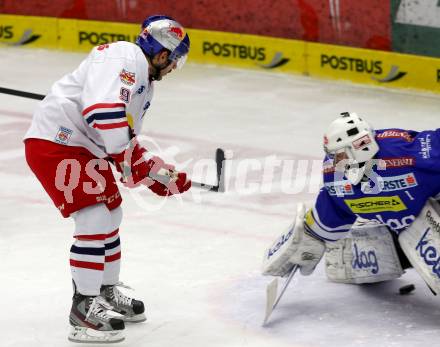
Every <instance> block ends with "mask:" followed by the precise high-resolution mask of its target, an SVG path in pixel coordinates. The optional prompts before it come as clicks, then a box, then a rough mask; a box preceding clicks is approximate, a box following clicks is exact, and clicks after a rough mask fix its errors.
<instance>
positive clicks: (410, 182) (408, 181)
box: [406, 174, 416, 185]
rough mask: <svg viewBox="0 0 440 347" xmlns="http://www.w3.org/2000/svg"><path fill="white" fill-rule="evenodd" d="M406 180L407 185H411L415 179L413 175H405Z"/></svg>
mask: <svg viewBox="0 0 440 347" xmlns="http://www.w3.org/2000/svg"><path fill="white" fill-rule="evenodd" d="M406 182H407V183H408V184H409V185H413V184H415V183H416V179H415V178H414V175H412V174H411V175H408V176H407V177H406Z"/></svg>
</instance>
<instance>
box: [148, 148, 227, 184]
mask: <svg viewBox="0 0 440 347" xmlns="http://www.w3.org/2000/svg"><path fill="white" fill-rule="evenodd" d="M215 163H216V170H217V184H216V185H215V186H213V185H210V184H206V183H200V182H195V181H191V186H192V187H196V188H200V189H205V190H208V191H211V192H220V193H222V192H224V191H225V179H224V170H225V167H226V165H225V151H224V150H223V149H221V148H217V150H216V151H215ZM149 177H150V178H152V179H154V180H155V181H158V182H160V183H162V184H168V183H169V182H170V180H171V179H172V178H171V177H170V176H169V175H167V174H164V173H161V172H159V173H158V174H150V175H149Z"/></svg>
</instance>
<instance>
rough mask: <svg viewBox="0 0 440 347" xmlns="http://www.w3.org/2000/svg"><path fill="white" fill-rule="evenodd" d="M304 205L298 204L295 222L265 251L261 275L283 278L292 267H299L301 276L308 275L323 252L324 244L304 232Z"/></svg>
mask: <svg viewBox="0 0 440 347" xmlns="http://www.w3.org/2000/svg"><path fill="white" fill-rule="evenodd" d="M305 212H306V211H305V206H304V204H298V206H297V213H296V220H295V222H294V223H293V224H292V225H291V226H290V227H289V229H288V230H287V232H285V233H284V234H282V235H281V236H280V237H279V238H278V239H277V240H276V241H275V242H274V243H273V245H272V246H271V247H269V248H268V249H267V251H266V252H265V254H264V260H263V271H262V272H263V275H266V276H267V275H268V276H281V277H284V276H286V275H288V274H289V273H290V271H291V270H292V267H293V266H294V265H299V266H300V271H301V274H303V275H310V274H311V273H312V272H313V270H314V269H315V267H316V265H317V264H318V263H319V261H320V260H321V258H322V255H323V254H324V251H325V245H324V242H323V241H321V240H318V239H316V238H315V237H313V236H310V235H309V234H307V233H306V232H305V230H304V216H305Z"/></svg>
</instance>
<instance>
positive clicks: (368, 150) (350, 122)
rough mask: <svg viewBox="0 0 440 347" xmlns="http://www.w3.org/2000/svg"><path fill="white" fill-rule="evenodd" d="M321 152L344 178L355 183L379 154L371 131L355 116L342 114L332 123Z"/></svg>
mask: <svg viewBox="0 0 440 347" xmlns="http://www.w3.org/2000/svg"><path fill="white" fill-rule="evenodd" d="M324 150H325V152H326V154H327V156H328V157H329V158H330V159H332V160H333V164H334V165H335V166H336V167H341V166H342V167H343V170H344V174H345V177H346V178H347V179H348V180H349V181H350V182H351V183H352V184H358V183H359V182H360V181H361V179H362V177H363V176H364V174H365V171H366V169H367V168H368V167H369V166H370V165H368V163H369V161H370V160H371V159H373V157H374V156H375V155H376V153H377V152H378V151H379V146H378V144H377V142H376V140H375V138H374V130H373V128H372V127H371V126H370V125H369V124H368V123H367V122H365V121H364V120H362V119H361V118H359V116H358V115H357V114H356V113H349V112H344V113H341V116H340V117H339V118H337V119H336V120H334V121H333V122H332V123H331V124H330V126H329V128H328V130H327V132H326V133H325V136H324Z"/></svg>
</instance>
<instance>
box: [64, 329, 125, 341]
mask: <svg viewBox="0 0 440 347" xmlns="http://www.w3.org/2000/svg"><path fill="white" fill-rule="evenodd" d="M124 339H125V336H124V334H123V331H122V330H114V331H100V330H95V329H91V328H87V327H71V328H70V333H69V336H68V340H69V341H71V342H78V343H116V342H121V341H123V340H124Z"/></svg>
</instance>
